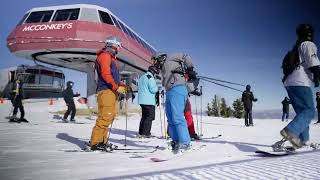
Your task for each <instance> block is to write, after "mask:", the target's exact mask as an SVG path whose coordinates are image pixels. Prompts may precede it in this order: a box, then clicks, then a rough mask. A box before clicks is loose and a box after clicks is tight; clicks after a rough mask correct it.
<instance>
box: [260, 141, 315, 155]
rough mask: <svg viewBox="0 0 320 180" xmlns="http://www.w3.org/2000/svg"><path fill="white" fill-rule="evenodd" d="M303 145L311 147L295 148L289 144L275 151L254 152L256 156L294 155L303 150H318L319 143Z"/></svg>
mask: <svg viewBox="0 0 320 180" xmlns="http://www.w3.org/2000/svg"><path fill="white" fill-rule="evenodd" d="M305 147H307V148H308V147H309V148H311V149H307V150H300V149H298V150H295V148H293V147H291V146H289V147H283V148H282V150H281V151H280V150H279V151H278V152H276V151H261V150H258V151H255V153H256V154H257V155H258V156H262V157H279V156H288V155H294V154H299V153H303V152H312V151H318V150H320V144H319V143H311V144H310V145H309V146H305Z"/></svg>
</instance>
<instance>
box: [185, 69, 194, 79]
mask: <svg viewBox="0 0 320 180" xmlns="http://www.w3.org/2000/svg"><path fill="white" fill-rule="evenodd" d="M186 73H187V75H188V78H189V80H192V79H197V73H196V72H195V71H194V70H193V67H189V68H187V69H186Z"/></svg>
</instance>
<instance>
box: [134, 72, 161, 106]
mask: <svg viewBox="0 0 320 180" xmlns="http://www.w3.org/2000/svg"><path fill="white" fill-rule="evenodd" d="M157 92H158V86H157V83H156V80H155V79H154V77H153V75H152V74H151V73H150V72H147V73H145V74H144V75H143V76H141V77H140V79H139V85H138V103H139V104H143V105H153V106H155V105H156V98H155V95H156V93H157Z"/></svg>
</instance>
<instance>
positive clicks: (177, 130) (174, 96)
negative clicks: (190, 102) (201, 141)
mask: <svg viewBox="0 0 320 180" xmlns="http://www.w3.org/2000/svg"><path fill="white" fill-rule="evenodd" d="M187 96H188V91H187V88H186V86H185V85H177V86H174V87H172V88H171V89H169V91H167V92H166V103H165V106H166V115H167V118H168V126H169V133H170V137H171V139H172V141H176V142H178V143H179V145H189V144H190V136H189V130H188V126H187V122H186V119H185V117H184V109H185V106H186V101H187Z"/></svg>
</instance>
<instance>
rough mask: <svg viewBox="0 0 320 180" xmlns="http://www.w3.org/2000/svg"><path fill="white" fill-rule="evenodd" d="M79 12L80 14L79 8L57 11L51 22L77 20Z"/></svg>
mask: <svg viewBox="0 0 320 180" xmlns="http://www.w3.org/2000/svg"><path fill="white" fill-rule="evenodd" d="M79 12H80V8H77V9H61V10H57V12H56V13H55V15H54V17H53V20H52V21H69V20H77V19H78V16H79Z"/></svg>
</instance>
